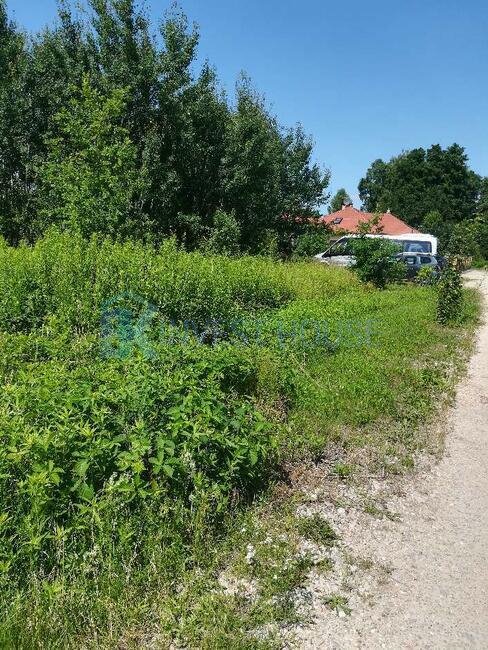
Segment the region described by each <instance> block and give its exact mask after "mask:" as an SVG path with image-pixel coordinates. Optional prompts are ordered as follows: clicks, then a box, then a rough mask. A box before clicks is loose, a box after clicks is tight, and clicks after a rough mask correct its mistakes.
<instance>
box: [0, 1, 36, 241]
mask: <svg viewBox="0 0 488 650" xmlns="http://www.w3.org/2000/svg"><path fill="white" fill-rule="evenodd" d="M26 67H27V51H26V44H25V39H24V37H23V35H22V33H21V32H20V31H19V30H18V29H17V27H16V25H15V24H14V23H13V22H11V21H10V20H9V19H8V16H7V11H6V7H5V0H0V234H1V235H3V236H4V237H5V238H6V239H7V240H8V241H10V242H11V243H17V242H18V241H19V239H20V238H21V237H23V236H26V235H28V232H27V228H26V227H24V225H25V224H26V221H27V220H26V219H25V215H26V212H27V211H28V208H29V201H30V187H29V185H30V178H31V175H30V172H29V163H28V156H29V142H28V139H27V138H26V133H25V127H26V123H27V120H26V117H27V109H28V103H27V98H26V96H25V94H24V92H23V91H24V78H25V71H26Z"/></svg>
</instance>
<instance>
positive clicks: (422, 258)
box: [395, 253, 445, 280]
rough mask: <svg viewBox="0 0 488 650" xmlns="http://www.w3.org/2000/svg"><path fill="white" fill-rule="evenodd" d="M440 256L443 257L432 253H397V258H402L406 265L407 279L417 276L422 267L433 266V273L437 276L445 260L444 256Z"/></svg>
mask: <svg viewBox="0 0 488 650" xmlns="http://www.w3.org/2000/svg"><path fill="white" fill-rule="evenodd" d="M438 258H441V256H440V255H432V254H430V253H399V254H398V255H395V259H397V260H400V261H401V262H403V263H404V264H405V266H406V272H405V277H406V278H407V280H411V279H412V278H415V277H416V275H417V273H418V272H419V271H420V269H422V268H431V269H432V271H433V275H434V276H435V277H437V276H438V275H439V274H440V272H441V270H442V268H443V265H444V264H443V263H444V261H445V260H444V258H441V259H438Z"/></svg>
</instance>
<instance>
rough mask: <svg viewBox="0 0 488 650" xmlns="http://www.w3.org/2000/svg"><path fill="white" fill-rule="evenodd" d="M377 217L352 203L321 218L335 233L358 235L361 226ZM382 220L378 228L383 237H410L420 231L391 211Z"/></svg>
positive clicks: (384, 214) (383, 215)
mask: <svg viewBox="0 0 488 650" xmlns="http://www.w3.org/2000/svg"><path fill="white" fill-rule="evenodd" d="M375 216H377V215H374V214H372V213H371V212H362V210H358V209H357V208H355V207H354V206H353V205H352V203H348V204H346V205H343V206H342V210H338V211H337V212H333V213H332V214H328V215H326V216H324V217H321V218H320V220H319V221H320V222H322V223H324V224H326V225H327V226H329V228H331V229H332V230H334V231H338V232H348V233H356V232H358V227H359V224H361V223H364V222H366V221H370V220H371V219H373V218H374V217H375ZM380 216H381V219H380V221H379V223H378V226H377V228H378V229H380V231H381V234H382V235H408V234H410V233H418V232H419V231H418V230H416V229H415V228H412V226H409V225H408V223H405V222H404V221H402V220H401V219H399V218H398V217H395V215H394V214H392V213H391V212H390V211H389V210H388V212H384V213H383V214H381V215H380Z"/></svg>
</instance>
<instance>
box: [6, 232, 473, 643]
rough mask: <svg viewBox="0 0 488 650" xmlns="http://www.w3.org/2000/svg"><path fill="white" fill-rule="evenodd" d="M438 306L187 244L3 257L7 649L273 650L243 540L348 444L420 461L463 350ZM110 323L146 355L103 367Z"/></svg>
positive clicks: (331, 274) (112, 353) (111, 355)
mask: <svg viewBox="0 0 488 650" xmlns="http://www.w3.org/2000/svg"><path fill="white" fill-rule="evenodd" d="M114 301H115V302H114ZM434 302H435V301H434V300H433V295H432V289H431V288H428V287H415V288H413V287H407V286H402V287H394V288H391V289H388V290H386V291H383V292H380V291H377V290H374V289H372V288H369V287H364V286H360V285H359V284H358V283H357V281H356V280H355V278H354V277H353V276H352V275H351V274H350V273H349V272H348V271H345V270H337V269H330V268H324V267H323V266H321V265H318V264H309V263H297V264H280V263H276V262H272V261H270V260H267V259H264V258H263V259H261V258H241V259H228V258H224V257H218V256H204V255H201V254H198V253H192V254H187V253H183V252H181V251H179V250H178V249H177V248H176V246H175V244H174V242H172V241H169V242H165V243H164V244H163V245H162V247H161V248H160V249H158V250H155V249H154V248H152V247H151V246H148V245H143V244H140V243H114V242H111V241H109V240H106V239H97V238H93V239H92V240H90V241H84V240H83V239H81V238H79V237H77V236H74V235H69V234H63V233H59V232H52V233H50V234H49V235H48V236H47V237H46V238H45V239H43V240H41V241H39V242H38V243H37V244H36V245H35V246H33V247H27V246H21V247H19V248H10V247H8V246H6V245H5V244H2V245H1V246H0V381H1V391H0V505H1V508H0V586H1V588H2V596H1V598H0V618H1V620H2V622H1V623H0V645H1V646H3V647H19V648H37V647H43V646H48V647H63V648H65V647H75V646H80V645H81V646H83V647H121V646H122V647H140V646H141V645H145V644H149V645H150V644H151V643H152V644H153V645H154V644H156V645H158V644H159V645H160V646H161V647H166V646H168V645H170V643H171V642H172V641H173V640H174V639H177V640H178V642H179V643H181V644H186V645H187V646H189V647H198V648H200V647H208V648H215V647H224V646H225V645H229V644H230V645H231V647H232V644H234V647H242V648H268V647H271V646H272V642H271V640H269V639H268V638H267V637H266V635H264V636H262V637H260V638H258V637H256V635H253V634H250V633H249V632H250V631H251V630H252V629H253V628H254V627H256V626H259V625H262V624H264V623H266V622H267V621H268V620H269V619H270V617H271V618H272V617H273V616H275V617H276V616H278V614H276V607H275V604H276V603H275V604H273V603H274V601H273V596H272V595H270V594H272V593H274V592H272V591H270V590H269V589H268V588H266V589H267V590H266V589H265V590H264V591H263V594H268V595H269V598H268V596H266V598H268V600H269V602H267V604H266V606H265V607H264V608H263V607H262V606H261V605H260V606H259V607H255V608H253V607H250V605H249V604H244V603H242V602H241V601H239V600H238V599H232V598H231V599H230V600H229V599H228V598H226V597H224V596H223V595H222V593H221V592H219V590H218V583H217V582H216V577H217V575H218V573H219V572H220V570H221V569H222V563H223V562H224V561H225V557H227V556H228V554H229V545H230V546H232V539H237V538H238V537H236V535H235V525H236V524H235V522H236V521H239V517H240V516H242V514H240V513H242V512H243V508H244V506H245V504H246V503H248V502H249V500H252V499H253V498H255V497H256V495H258V494H259V492H260V491H261V490H262V489H263V487H265V486H266V485H268V484H269V481H270V479H271V478H272V476H273V471H274V469H275V468H276V467H277V464H278V463H279V461H280V458H281V459H283V458H286V459H287V460H289V459H290V458H295V459H296V458H301V457H303V455H304V454H310V453H313V454H314V455H318V456H320V454H321V453H323V450H324V449H325V448H326V445H327V444H328V442H329V441H330V440H332V439H334V440H336V441H337V436H338V432H341V435H342V438H341V440H342V442H343V443H344V444H351V445H356V446H361V445H363V446H370V447H374V446H375V445H377V444H378V440H377V437H378V436H377V437H376V438H375V436H374V435H372V434H371V431H381V432H382V433H381V443H380V444H381V445H382V447H383V451H384V450H386V452H387V456H388V457H393V456H395V457H396V458H397V460H398V458H401V457H402V455H403V457H405V458H406V457H407V456H409V455H410V454H411V453H412V452H413V450H414V448H415V446H416V445H417V444H418V440H417V438H415V436H412V435H410V433H411V431H412V430H413V428H414V426H415V424H416V420H415V418H416V417H418V414H420V415H421V417H427V416H428V414H429V413H430V412H431V409H432V406H433V402H434V398H435V396H436V395H438V394H439V393H440V392H442V391H443V390H445V389H446V388H447V387H448V386H449V385H450V384H449V382H450V379H449V377H450V365H451V364H452V360H453V358H454V356H455V353H456V350H457V348H458V347H459V344H460V341H462V338H463V333H462V329H455V328H454V329H453V328H451V329H446V328H441V327H440V326H439V325H438V324H436V323H435V304H434ZM114 304H115V305H117V306H119V305H120V304H123V306H124V309H125V308H127V309H128V310H129V311H130V310H131V309H132V310H134V311H135V312H136V313H139V312H141V313H149V314H150V315H152V314H153V313H156V314H157V317H154V319H153V318H152V316H151V318H150V319H149V321H148V322H149V326H148V331H147V332H145V331H144V332H142V333H141V332H139V334H141V336H142V338H141V340H142V341H143V342H144V344H145V345H128V347H127V348H126V349H124V353H123V354H120V353H119V352H120V349H119V348H117V347H114V348H110V347H109V348H108V349H107V347H106V346H105V347H104V345H103V343H104V340H103V335H104V333H105V330H104V314H105V315H106V313H107V312H108V313H109V314H110V313H112V311H114V310H113V306H114ZM466 305H467V308H472V309H471V311H472V314H471V316H473V315H475V312H476V309H475V308H474V307H472V306H473V302H472V301H471V302H470V301H468V302H467V303H466ZM111 310H112V311H111ZM125 313H126V312H125V311H124V310H121V311H120V312H118V311H117V310H115V315H116V316H118V315H120V314H122V315H124V314H125ZM236 320H237V321H238V322H239V323H240V326H241V327H242V332H236V331H235V329H234V328H233V323H235V322H236ZM185 321H189V322H191V323H192V324H193V326H194V327H193V328H192V330H191V332H190V334H189V335H188V332H185V330H184V328H183V324H184V322H185ZM155 323H157V325H158V327H154V324H155ZM209 323H214V324H216V325H215V326H216V327H217V328H218V329H219V330H220V332H219V335H218V336H210V337H206V328H208V327H209ZM116 325H117V323H116ZM318 325H320V327H325V330H324V329H321V330H320V336H317V327H318ZM161 332H163V333H164V332H165V333H168V332H169V334H170V335H169V336H161ZM200 334H202V335H201V336H200ZM115 335H118V336H120V331H118V330H117V329H116V330H115ZM139 342H140V341H139ZM129 343H131V341H129ZM385 419H388V422H389V423H390V424H391V426H390V427H389V428H388V427H387V428H385V427H380V426H378V423H379V422H381V421H383V420H385ZM398 423H404V425H405V426H403V428H402V429H398V427H397V426H396V424H398ZM346 430H349V431H352V433H351V434H350V436H349V439H348V440H345V438H344V431H346ZM382 458H383V459H384V458H385V456H384V455H383V456H382ZM399 462H401V460H400V461H399ZM233 530H234V532H231V531H233ZM229 535H230V537H229ZM229 539H230V541H228V540H229ZM300 566H301V565H300ZM298 569H299V570H298ZM290 571H291V569H290ZM304 571H305V569H304V567H303V566H302V567H301V568H300V567H299V568H297V572H298V573H297V574H296V575H297V576H298V575H300V576H301V575H302V574H303V572H304ZM293 576H295V574H293ZM293 576H292V577H290V576H289V578H290V579H289V585H296V583H297V580H298V578H297V577H296V576H295V577H293ZM292 578H293V579H292ZM270 584H271V583H270ZM286 584H288V582H287V583H286ZM268 587H269V585H268ZM291 588H292V587H291V586H290V589H291ZM281 589H282V591H283V590H284V591H286V588H285V586H283V585H282V586H281ZM282 596H283V593H282V592H281V591H280V599H281V598H282ZM263 597H264V596H263ZM277 602H278V601H277ZM279 602H280V603H281V605H280V607H281V610H280V612H281V613H279V616H283V617H286V615H288V614H286V613H285V609H286V608H285V609H283V606H282V605H283V601H282V600H279ZM286 611H288V610H286ZM273 612H274V613H273ZM148 635H149V636H148Z"/></svg>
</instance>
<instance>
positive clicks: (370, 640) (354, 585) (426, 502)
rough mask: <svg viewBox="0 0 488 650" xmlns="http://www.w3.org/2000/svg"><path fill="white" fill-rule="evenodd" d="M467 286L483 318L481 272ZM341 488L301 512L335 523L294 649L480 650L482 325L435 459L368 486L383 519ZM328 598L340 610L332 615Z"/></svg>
mask: <svg viewBox="0 0 488 650" xmlns="http://www.w3.org/2000/svg"><path fill="white" fill-rule="evenodd" d="M466 281H467V282H468V283H469V284H471V285H472V286H478V287H479V288H480V289H481V291H482V293H483V295H484V300H485V304H484V316H485V321H488V274H486V273H484V272H481V271H470V272H469V273H467V274H466ZM344 489H345V490H346V493H342V494H341V495H340V498H341V501H342V502H343V503H344V504H345V505H344V507H340V508H337V500H335V503H334V502H333V501H332V500H330V499H329V498H327V499H326V500H325V501H324V500H321V498H320V495H319V496H318V498H317V500H316V501H314V500H312V502H311V503H310V504H308V505H307V506H304V510H305V511H307V510H308V512H304V513H303V514H310V513H312V512H318V513H320V514H322V515H323V516H325V517H327V518H328V519H329V520H330V521H331V522H332V523H333V525H334V526H336V527H337V530H338V532H339V534H340V535H341V544H340V546H339V547H338V548H335V549H334V551H333V553H334V554H335V557H334V558H333V560H334V562H335V565H336V570H335V571H333V572H331V574H330V575H327V574H325V575H321V574H320V573H317V574H316V575H312V577H311V579H310V584H309V593H310V594H311V598H312V601H313V614H314V616H315V623H314V625H312V626H310V627H304V628H301V629H299V630H298V631H297V630H295V632H296V640H297V642H298V643H297V646H298V647H299V648H302V649H307V650H308V649H313V650H317V649H320V648H323V649H325V648H327V649H328V648H331V649H332V648H337V649H338V648H341V649H349V648H371V649H373V648H374V649H375V650H376V649H378V648H388V649H396V648H402V649H403V648H405V649H408V648H439V649H441V648H452V649H454V648H456V649H458V648H469V649H476V648H479V649H481V648H483V649H485V648H488V323H487V322H485V324H484V325H483V326H482V327H481V328H480V330H479V333H478V344H477V351H476V353H475V355H474V356H473V358H472V359H471V362H470V366H469V372H468V375H467V377H466V378H465V379H464V380H463V381H462V383H461V384H460V386H459V389H458V392H457V398H456V403H455V407H454V408H453V410H452V412H451V414H450V416H449V432H448V435H447V439H446V450H445V454H444V456H443V458H442V460H441V461H440V462H439V463H438V464H437V465H436V466H434V468H433V469H432V471H430V472H424V473H423V474H421V475H420V476H417V477H416V478H415V479H414V480H412V482H411V484H409V485H408V488H407V489H405V486H404V493H403V494H398V490H397V494H395V493H392V492H391V486H390V489H386V488H385V486H383V485H381V484H377V483H376V482H374V481H372V483H371V485H370V486H369V496H368V498H370V496H371V495H373V496H374V497H375V498H376V500H377V501H378V502H380V503H382V504H383V506H384V509H383V513H382V514H383V516H381V513H380V514H379V515H378V513H376V516H372V514H371V509H369V512H367V511H365V510H368V509H367V508H364V501H363V502H362V503H363V506H362V507H361V505H360V501H358V495H357V494H354V493H353V491H351V493H350V494H347V490H348V489H350V488H344ZM382 491H384V495H382ZM348 504H349V505H348ZM385 514H386V516H385ZM331 595H339V596H342V597H343V599H346V601H347V608H341V607H338V608H336V609H335V610H334V609H331V606H330V602H331V601H330V598H329V597H330V596H331ZM346 601H344V600H342V601H340V602H346ZM334 602H335V601H334ZM349 609H350V612H349ZM295 647H296V646H295Z"/></svg>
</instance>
